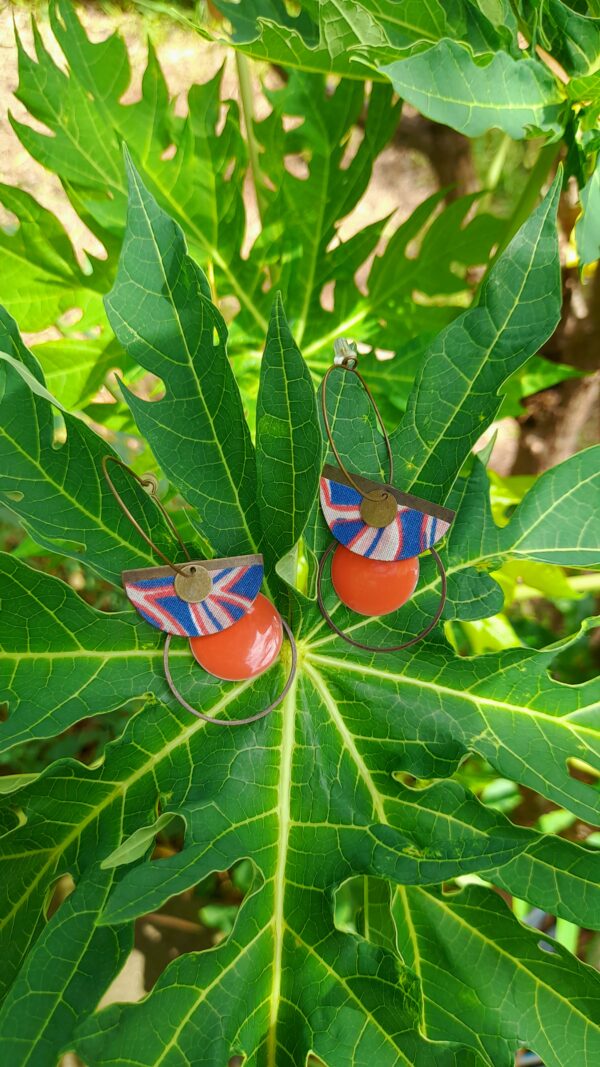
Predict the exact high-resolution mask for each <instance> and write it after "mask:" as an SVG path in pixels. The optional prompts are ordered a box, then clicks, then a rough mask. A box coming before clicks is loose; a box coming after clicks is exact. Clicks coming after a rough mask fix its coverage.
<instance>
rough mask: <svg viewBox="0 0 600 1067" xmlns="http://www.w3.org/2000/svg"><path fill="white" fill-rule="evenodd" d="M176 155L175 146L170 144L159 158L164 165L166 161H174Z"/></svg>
mask: <svg viewBox="0 0 600 1067" xmlns="http://www.w3.org/2000/svg"><path fill="white" fill-rule="evenodd" d="M176 154H177V145H176V144H170V145H168V147H167V148H165V149H164V150H163V151H162V152H161V153H160V158H161V159H162V160H163V162H165V163H166V161H167V160H169V159H174V158H175V155H176Z"/></svg>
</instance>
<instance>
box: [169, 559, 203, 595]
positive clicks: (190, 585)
mask: <svg viewBox="0 0 600 1067" xmlns="http://www.w3.org/2000/svg"><path fill="white" fill-rule="evenodd" d="M183 570H184V572H185V573H184V574H176V575H175V583H174V585H175V592H176V593H177V596H179V597H181V599H182V600H185V601H187V603H188V604H199V603H200V601H201V600H204V598H205V597H207V596H208V594H209V593H210V591H211V589H212V578H211V576H210V574H209V572H208V571H207V570H206V568H205V567H202V566H201V565H200V564H199V563H186V565H185V567H184V568H183Z"/></svg>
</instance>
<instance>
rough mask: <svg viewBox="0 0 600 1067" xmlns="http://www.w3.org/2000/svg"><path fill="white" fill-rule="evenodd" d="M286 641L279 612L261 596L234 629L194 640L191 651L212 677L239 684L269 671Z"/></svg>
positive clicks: (259, 595) (260, 594)
mask: <svg viewBox="0 0 600 1067" xmlns="http://www.w3.org/2000/svg"><path fill="white" fill-rule="evenodd" d="M282 640H283V627H282V625H281V617H280V615H279V612H278V611H277V609H276V608H275V607H274V606H273V604H272V603H271V601H270V600H267V598H266V596H263V595H262V593H259V594H258V596H257V598H256V600H255V601H254V603H253V604H252V605H251V607H250V608H249V609H248V611H247V612H246V614H245V615H244V616H243V617H242V618H241V619H238V621H237V622H234V624H233V626H229V627H228V628H227V629H226V630H221V631H220V632H219V633H216V634H209V635H208V636H207V637H191V638H190V647H191V649H192V652H193V654H194V657H195V658H196V659H197V660H198V663H199V664H200V666H201V667H204V670H205V671H208V673H209V674H214V675H215V677H216V678H222V679H223V680H224V681H226V682H239V681H242V680H243V679H246V678H255V677H256V676H257V675H258V674H262V672H263V671H266V670H267V667H270V666H271V664H272V663H273V661H274V660H275V659H277V656H278V655H279V650H280V648H281V642H282Z"/></svg>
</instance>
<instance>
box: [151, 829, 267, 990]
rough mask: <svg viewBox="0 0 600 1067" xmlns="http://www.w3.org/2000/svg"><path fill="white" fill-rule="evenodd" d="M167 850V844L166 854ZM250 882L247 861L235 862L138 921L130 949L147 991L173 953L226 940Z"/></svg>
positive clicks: (252, 878) (252, 874)
mask: <svg viewBox="0 0 600 1067" xmlns="http://www.w3.org/2000/svg"><path fill="white" fill-rule="evenodd" d="M171 845H172V843H171ZM166 847H167V846H166V845H165V846H162V848H163V849H164V848H166ZM173 851H175V850H174V849H173V848H172V847H171V854H172V853H173ZM254 881H255V868H254V865H253V863H252V861H251V860H248V859H245V860H240V861H239V862H238V863H236V864H235V866H234V867H232V868H231V870H230V871H222V872H215V873H213V874H211V875H209V876H208V877H207V878H205V879H204V880H203V881H202V882H200V883H199V885H197V886H194V887H193V888H192V889H188V890H186V891H185V892H184V893H180V894H179V895H178V896H175V897H172V898H171V899H170V900H168V901H167V902H166V904H164V905H163V907H162V908H160V909H159V910H158V911H156V912H152V913H151V914H149V915H144V916H142V918H140V919H138V921H137V923H136V928H135V948H136V949H137V951H138V952H140V953H141V954H142V956H143V961H144V966H143V987H144V990H150V989H152V987H153V986H154V985H155V983H156V982H157V981H158V979H159V978H160V976H161V974H162V973H163V971H164V969H165V967H167V966H168V965H169V963H171V962H172V960H174V959H176V958H177V957H178V956H181V955H182V954H183V953H186V952H202V951H204V950H206V949H209V948H214V946H215V945H218V944H220V943H221V942H222V941H224V940H226V939H227V938H228V937H229V934H230V933H231V930H232V929H233V923H234V921H235V918H236V916H237V913H238V911H239V908H240V905H241V903H242V901H243V899H244V896H245V895H246V893H247V892H248V890H249V889H250V888H251V887H252V886H253V883H254Z"/></svg>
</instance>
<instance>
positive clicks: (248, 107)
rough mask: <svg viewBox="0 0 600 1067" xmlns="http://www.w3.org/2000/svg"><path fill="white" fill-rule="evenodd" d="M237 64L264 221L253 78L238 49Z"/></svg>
mask: <svg viewBox="0 0 600 1067" xmlns="http://www.w3.org/2000/svg"><path fill="white" fill-rule="evenodd" d="M235 65H236V69H237V76H238V84H239V87H240V104H241V108H242V115H243V116H244V129H245V131H246V141H247V144H248V156H249V159H250V170H251V173H252V183H253V185H254V194H255V196H256V205H257V207H258V215H259V218H260V221H261V223H262V221H263V212H264V209H265V207H266V204H265V194H264V189H265V186H264V182H263V178H262V174H261V170H260V161H259V153H258V142H257V140H256V136H255V134H254V108H253V106H252V80H251V78H250V67H249V64H248V60H247V58H246V56H244V55H242V53H241V52H239V51H237V50H236V53H235Z"/></svg>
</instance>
